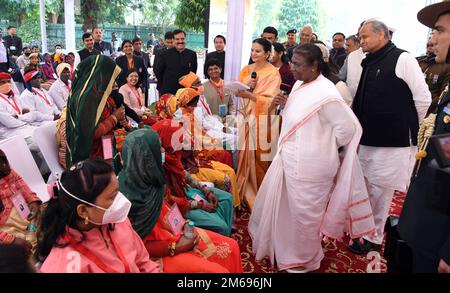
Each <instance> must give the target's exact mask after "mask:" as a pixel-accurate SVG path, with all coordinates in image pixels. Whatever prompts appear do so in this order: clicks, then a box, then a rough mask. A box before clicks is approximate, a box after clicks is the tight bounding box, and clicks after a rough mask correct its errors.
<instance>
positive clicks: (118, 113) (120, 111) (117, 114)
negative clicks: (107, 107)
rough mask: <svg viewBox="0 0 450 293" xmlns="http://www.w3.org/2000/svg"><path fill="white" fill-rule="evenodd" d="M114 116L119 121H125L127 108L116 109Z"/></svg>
mask: <svg viewBox="0 0 450 293" xmlns="http://www.w3.org/2000/svg"><path fill="white" fill-rule="evenodd" d="M113 115H114V116H115V117H116V118H117V121H122V120H123V119H125V108H124V107H123V106H122V107H120V108H118V109H116V110H115V111H114V113H113Z"/></svg>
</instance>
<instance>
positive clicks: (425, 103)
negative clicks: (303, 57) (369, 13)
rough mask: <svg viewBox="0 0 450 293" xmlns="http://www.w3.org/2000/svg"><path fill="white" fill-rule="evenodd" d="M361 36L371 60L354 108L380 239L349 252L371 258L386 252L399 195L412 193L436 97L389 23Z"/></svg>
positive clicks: (367, 28)
mask: <svg viewBox="0 0 450 293" xmlns="http://www.w3.org/2000/svg"><path fill="white" fill-rule="evenodd" d="M359 33H360V39H361V47H362V49H363V51H364V52H367V53H368V54H367V56H366V58H365V59H364V61H363V62H362V68H363V71H362V75H361V80H360V82H359V86H358V89H357V92H356V96H355V99H354V101H353V106H352V107H353V110H354V112H355V114H356V116H357V117H358V119H359V121H360V122H361V125H362V127H363V135H362V138H361V142H360V147H359V158H360V162H361V166H362V169H363V171H364V177H365V179H366V184H367V190H368V192H369V198H370V201H371V205H372V209H373V213H374V219H375V225H376V234H375V235H373V236H372V237H366V238H365V240H366V241H364V242H360V241H355V242H354V243H353V245H352V246H350V247H349V248H350V250H351V251H352V252H354V253H359V254H365V253H367V252H369V251H371V250H379V249H380V247H381V243H382V241H383V235H384V226H385V223H386V220H387V217H388V213H389V208H390V205H391V201H392V197H393V195H394V192H395V190H399V191H406V186H407V185H408V183H409V178H410V175H411V174H410V172H411V168H410V165H411V162H412V160H414V158H413V153H414V149H416V147H415V145H416V143H417V132H418V126H419V123H420V122H421V121H422V120H423V118H424V117H425V114H426V112H427V110H428V107H429V105H430V103H431V95H430V92H429V90H428V87H427V85H426V83H425V79H424V78H423V74H422V71H421V70H420V67H419V65H418V63H417V61H416V60H415V58H414V57H413V56H412V55H411V54H409V53H408V52H405V51H403V50H401V49H398V48H397V47H395V45H394V44H393V43H392V42H390V40H389V31H388V28H387V26H386V25H385V24H384V23H382V22H380V21H376V20H371V21H367V22H366V23H365V24H364V25H363V27H362V28H361V30H360V32H359Z"/></svg>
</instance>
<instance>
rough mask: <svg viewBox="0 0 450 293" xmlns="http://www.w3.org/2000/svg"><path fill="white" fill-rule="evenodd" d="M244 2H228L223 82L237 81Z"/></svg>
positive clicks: (241, 43) (242, 34)
mask: <svg viewBox="0 0 450 293" xmlns="http://www.w3.org/2000/svg"><path fill="white" fill-rule="evenodd" d="M245 2H246V1H242V0H228V7H227V12H228V18H227V53H226V54H225V80H237V78H238V77H239V71H240V70H241V60H242V48H243V42H244V20H245Z"/></svg>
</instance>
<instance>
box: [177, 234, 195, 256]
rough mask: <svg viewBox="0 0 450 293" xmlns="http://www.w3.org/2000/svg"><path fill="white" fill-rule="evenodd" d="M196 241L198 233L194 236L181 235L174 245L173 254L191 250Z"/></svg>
mask: <svg viewBox="0 0 450 293" xmlns="http://www.w3.org/2000/svg"><path fill="white" fill-rule="evenodd" d="M197 243H198V235H196V236H195V237H194V238H186V237H184V236H181V237H180V239H179V240H178V242H177V246H176V247H175V254H179V253H183V252H189V251H192V250H193V249H194V247H195V245H197Z"/></svg>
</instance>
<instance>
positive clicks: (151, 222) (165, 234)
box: [119, 129, 242, 273]
mask: <svg viewBox="0 0 450 293" xmlns="http://www.w3.org/2000/svg"><path fill="white" fill-rule="evenodd" d="M161 151H163V150H162V149H161V145H160V142H159V137H158V135H157V134H156V132H153V131H151V130H148V129H139V130H136V131H133V132H132V133H131V134H129V135H128V136H127V138H126V139H125V143H124V145H123V152H122V154H123V155H122V157H123V160H124V169H123V170H122V171H121V172H120V174H119V190H120V191H121V192H122V193H123V194H124V195H125V196H126V197H127V198H128V199H129V200H130V201H131V203H132V206H131V210H130V213H129V218H130V220H131V223H132V225H133V228H134V229H135V231H136V232H137V233H138V234H139V236H140V237H141V238H142V239H144V244H145V247H146V248H147V250H148V252H149V253H150V255H151V257H152V258H162V263H163V266H162V267H163V271H164V272H167V273H199V272H207V273H225V272H230V273H241V272H242V264H241V256H240V251H239V246H238V244H237V242H236V241H235V240H233V239H231V238H229V237H225V236H222V235H220V234H217V233H214V232H211V231H208V230H204V229H200V228H195V234H196V235H197V237H195V238H188V237H186V236H184V235H182V232H181V230H180V231H173V230H172V228H171V225H170V224H168V218H169V214H170V213H171V207H172V206H174V205H176V204H175V203H173V201H172V200H171V196H170V191H169V189H166V186H165V182H166V179H165V178H164V171H163V168H162V154H161ZM195 224H197V223H195Z"/></svg>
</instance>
